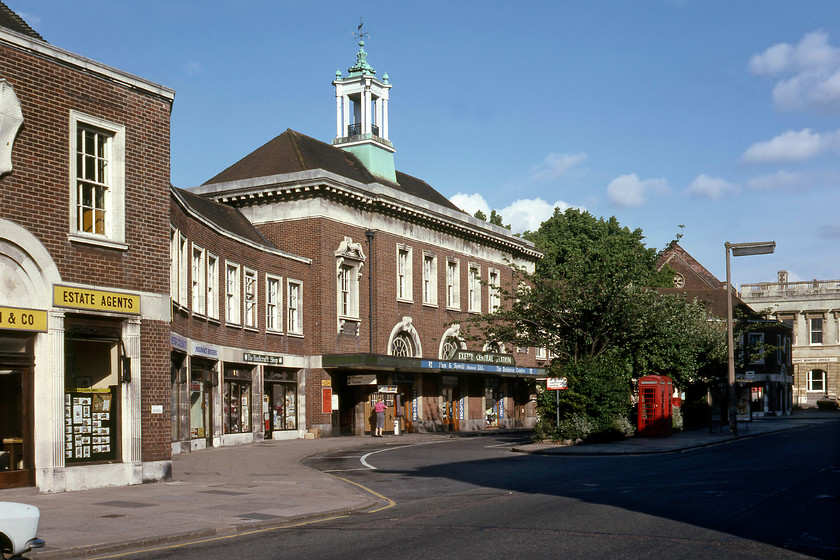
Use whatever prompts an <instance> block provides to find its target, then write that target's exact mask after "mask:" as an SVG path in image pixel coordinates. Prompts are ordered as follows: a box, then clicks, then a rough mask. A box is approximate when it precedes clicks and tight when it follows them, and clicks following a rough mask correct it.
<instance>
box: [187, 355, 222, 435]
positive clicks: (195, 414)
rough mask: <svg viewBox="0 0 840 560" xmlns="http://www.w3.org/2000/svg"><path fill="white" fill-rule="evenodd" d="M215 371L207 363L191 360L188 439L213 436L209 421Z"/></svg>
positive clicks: (211, 411) (195, 359) (211, 414)
mask: <svg viewBox="0 0 840 560" xmlns="http://www.w3.org/2000/svg"><path fill="white" fill-rule="evenodd" d="M214 377H215V371H214V370H213V366H212V365H211V363H209V362H205V361H204V360H200V359H198V358H193V359H192V362H191V364H190V438H191V439H206V438H210V437H212V436H213V432H212V430H211V428H210V426H211V423H210V419H211V418H212V416H213V410H212V409H213V404H212V403H213V400H212V391H213V386H214V385H215V384H216V382H215V381H214Z"/></svg>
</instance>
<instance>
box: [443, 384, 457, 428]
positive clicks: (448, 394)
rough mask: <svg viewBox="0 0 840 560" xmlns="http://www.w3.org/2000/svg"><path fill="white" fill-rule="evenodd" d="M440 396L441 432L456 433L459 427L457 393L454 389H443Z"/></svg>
mask: <svg viewBox="0 0 840 560" xmlns="http://www.w3.org/2000/svg"><path fill="white" fill-rule="evenodd" d="M441 394H442V396H443V410H442V411H441V419H442V421H443V430H444V431H446V432H457V431H459V430H460V427H461V426H460V417H461V409H460V399H459V396H458V391H457V390H456V389H455V387H444V388H443V390H442V392H441Z"/></svg>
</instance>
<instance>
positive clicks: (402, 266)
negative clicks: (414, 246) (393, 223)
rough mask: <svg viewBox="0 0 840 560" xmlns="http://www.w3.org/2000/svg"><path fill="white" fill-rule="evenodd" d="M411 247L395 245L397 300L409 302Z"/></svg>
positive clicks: (410, 290)
mask: <svg viewBox="0 0 840 560" xmlns="http://www.w3.org/2000/svg"><path fill="white" fill-rule="evenodd" d="M411 288H412V280H411V247H408V246H406V245H397V299H399V300H402V301H411V300H412V299H413V294H412V289H411Z"/></svg>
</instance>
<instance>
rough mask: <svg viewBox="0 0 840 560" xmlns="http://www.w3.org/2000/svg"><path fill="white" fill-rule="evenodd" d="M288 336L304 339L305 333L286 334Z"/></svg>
mask: <svg viewBox="0 0 840 560" xmlns="http://www.w3.org/2000/svg"><path fill="white" fill-rule="evenodd" d="M286 336H291V337H292V338H303V333H297V332H289V333H286Z"/></svg>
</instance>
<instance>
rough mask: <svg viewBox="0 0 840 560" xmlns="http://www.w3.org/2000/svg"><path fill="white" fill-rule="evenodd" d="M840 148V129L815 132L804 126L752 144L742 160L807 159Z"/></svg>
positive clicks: (765, 161)
mask: <svg viewBox="0 0 840 560" xmlns="http://www.w3.org/2000/svg"><path fill="white" fill-rule="evenodd" d="M838 148H840V130H838V131H835V132H824V133H820V132H814V131H812V130H811V129H810V128H803V129H802V130H800V131H799V132H796V131H793V130H788V131H786V132H783V133H782V134H780V135H778V136H776V137H775V138H773V139H772V140H768V141H766V142H756V143H755V144H753V145H752V146H750V147H749V148H748V149H747V151H746V152H744V155H743V156H741V161H743V162H744V163H769V162H791V161H805V160H808V159H811V158H813V157H816V156H818V155H820V154H822V153H825V152H827V151H830V150H837V149H838Z"/></svg>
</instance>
